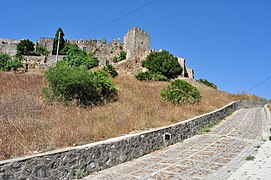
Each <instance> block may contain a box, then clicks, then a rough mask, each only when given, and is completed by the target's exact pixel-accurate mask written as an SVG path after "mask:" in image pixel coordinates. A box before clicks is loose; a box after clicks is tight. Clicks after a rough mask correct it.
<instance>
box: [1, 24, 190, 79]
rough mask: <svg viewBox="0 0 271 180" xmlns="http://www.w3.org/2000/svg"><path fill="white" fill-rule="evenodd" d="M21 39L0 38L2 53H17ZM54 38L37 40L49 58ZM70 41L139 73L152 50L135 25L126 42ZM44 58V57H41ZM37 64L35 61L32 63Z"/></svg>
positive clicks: (187, 71)
mask: <svg viewBox="0 0 271 180" xmlns="http://www.w3.org/2000/svg"><path fill="white" fill-rule="evenodd" d="M19 42H20V41H19V40H9V39H1V38H0V53H6V54H10V55H15V54H16V44H18V43H19ZM53 42H54V38H45V37H42V38H40V39H39V40H37V41H36V43H35V44H36V45H37V44H40V45H43V46H45V47H46V48H47V50H48V51H49V52H50V55H49V56H48V59H52V58H51V57H50V56H52V50H53ZM67 42H69V43H73V44H76V45H77V46H78V47H79V48H80V49H82V50H86V51H88V52H90V53H91V54H92V55H93V56H95V57H97V59H98V60H99V65H101V66H104V65H106V64H107V63H109V64H113V65H114V66H116V67H117V68H118V69H119V70H120V71H123V72H125V73H126V72H128V73H137V72H140V71H142V69H143V68H142V67H141V62H142V60H143V59H144V58H146V57H147V55H148V54H149V53H150V52H151V50H150V36H149V35H148V34H147V32H145V31H144V30H142V29H140V28H138V27H133V28H131V29H129V30H128V32H127V33H126V34H125V36H124V43H122V42H121V41H120V38H118V40H117V41H116V40H115V39H113V40H112V41H111V42H106V40H105V39H102V40H101V39H98V40H96V39H93V40H92V39H89V40H86V39H84V40H67ZM122 50H124V51H126V53H127V54H126V60H124V61H122V62H119V63H114V62H113V61H114V58H115V57H118V56H119V55H120V52H121V51H122ZM31 57H33V59H32V60H30V61H31V62H34V61H35V60H37V63H38V64H40V62H41V61H40V60H39V59H40V58H37V57H35V56H28V59H29V58H31ZM41 59H43V58H41ZM178 61H179V63H180V64H181V66H182V68H183V73H182V74H181V76H182V77H188V78H192V79H193V78H194V71H193V69H189V68H186V65H185V59H184V58H178ZM32 64H35V63H32Z"/></svg>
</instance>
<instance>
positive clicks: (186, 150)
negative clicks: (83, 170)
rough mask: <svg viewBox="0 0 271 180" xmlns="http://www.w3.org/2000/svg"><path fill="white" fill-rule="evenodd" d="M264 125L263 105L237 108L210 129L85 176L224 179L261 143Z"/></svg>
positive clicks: (92, 177) (118, 179)
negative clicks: (260, 106)
mask: <svg viewBox="0 0 271 180" xmlns="http://www.w3.org/2000/svg"><path fill="white" fill-rule="evenodd" d="M267 126H268V125H267V117H266V113H265V111H264V108H253V109H242V110H238V111H236V112H235V113H233V115H231V116H230V117H228V118H226V119H225V120H223V121H222V122H221V123H220V124H219V125H218V126H216V127H215V128H213V129H212V130H211V132H209V133H206V134H203V135H197V136H194V137H192V138H190V139H187V140H185V141H183V142H182V143H177V144H175V145H172V146H170V147H167V148H165V149H162V150H159V151H156V152H153V153H151V154H149V155H146V156H144V157H141V158H138V159H135V160H132V161H130V162H126V163H123V164H120V165H118V166H114V167H112V168H110V169H107V170H103V171H100V172H98V173H94V174H92V175H90V176H88V177H86V178H85V179H116V180H122V179H123V180H129V179H151V180H152V179H189V180H190V179H227V178H229V177H230V176H231V175H232V174H233V172H235V171H236V170H237V169H238V168H239V167H240V166H241V165H243V164H244V163H245V158H246V157H247V156H248V155H253V154H254V153H255V152H256V150H257V146H258V145H261V144H262V143H263V140H262V133H263V130H264V131H265V132H266V131H267Z"/></svg>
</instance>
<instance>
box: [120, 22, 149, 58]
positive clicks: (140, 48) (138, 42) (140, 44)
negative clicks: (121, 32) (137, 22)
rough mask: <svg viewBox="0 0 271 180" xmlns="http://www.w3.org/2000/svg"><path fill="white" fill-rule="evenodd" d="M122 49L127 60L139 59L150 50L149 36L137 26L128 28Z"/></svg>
mask: <svg viewBox="0 0 271 180" xmlns="http://www.w3.org/2000/svg"><path fill="white" fill-rule="evenodd" d="M124 50H125V51H127V55H126V58H127V59H128V60H129V59H131V60H133V59H141V58H142V57H144V56H145V55H147V54H148V53H149V52H150V36H149V35H148V34H147V32H145V31H144V30H142V29H140V28H138V27H133V28H131V29H129V31H128V32H127V33H126V34H125V36H124Z"/></svg>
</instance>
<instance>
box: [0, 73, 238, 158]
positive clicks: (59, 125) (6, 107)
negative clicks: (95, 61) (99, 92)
mask: <svg viewBox="0 0 271 180" xmlns="http://www.w3.org/2000/svg"><path fill="white" fill-rule="evenodd" d="M113 81H114V82H115V84H116V85H117V87H118V89H119V98H118V101H116V102H114V103H110V104H106V105H103V106H98V107H87V108H80V107H67V106H63V105H62V104H60V103H46V102H44V101H43V100H42V99H41V96H40V92H41V89H42V87H44V86H46V84H47V82H46V80H45V79H44V75H43V74H38V73H26V74H13V73H4V72H0V82H1V86H0V112H1V114H0V137H1V141H0V148H1V149H0V159H7V158H12V157H15V156H22V155H26V154H32V153H37V152H44V151H48V150H52V149H55V148H60V147H66V146H74V145H80V144H86V143H91V142H94V141H100V140H102V139H106V138H110V137H116V136H119V135H123V134H127V133H130V132H133V131H139V130H144V129H148V128H155V127H159V126H164V125H169V124H172V123H176V122H179V121H182V120H185V119H187V118H191V117H193V116H196V115H199V114H203V113H206V112H210V111H212V110H215V109H217V108H220V107H222V106H224V105H226V104H228V103H229V102H231V101H233V100H235V99H236V97H235V96H234V95H231V94H229V93H225V92H221V91H218V90H214V89H211V88H209V87H206V86H205V85H202V84H199V83H198V82H196V81H193V80H187V81H189V82H190V83H191V84H193V85H194V86H196V87H197V88H199V90H200V92H201V95H202V100H201V102H200V103H198V104H194V105H181V106H175V105H172V104H169V103H167V102H164V101H162V100H161V98H160V96H159V92H160V90H162V89H163V88H164V87H165V86H167V85H168V84H169V83H168V82H140V81H137V80H136V79H135V78H134V77H133V76H132V75H127V74H126V75H120V76H119V77H117V78H115V79H114V80H113Z"/></svg>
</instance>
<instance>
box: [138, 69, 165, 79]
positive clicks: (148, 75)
mask: <svg viewBox="0 0 271 180" xmlns="http://www.w3.org/2000/svg"><path fill="white" fill-rule="evenodd" d="M135 77H136V79H138V80H139V81H147V80H151V81H168V80H169V79H168V78H167V77H166V76H164V75H162V74H160V73H155V72H152V71H148V72H140V73H137V74H136V75H135Z"/></svg>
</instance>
